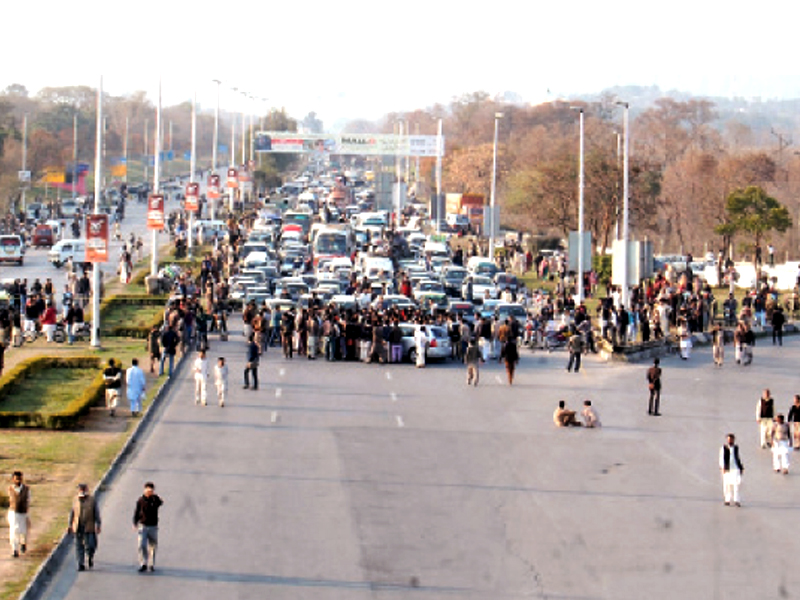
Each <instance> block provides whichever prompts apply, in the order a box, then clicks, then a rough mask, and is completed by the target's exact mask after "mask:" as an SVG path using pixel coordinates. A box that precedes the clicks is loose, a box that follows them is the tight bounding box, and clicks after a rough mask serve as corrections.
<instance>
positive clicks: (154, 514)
mask: <svg viewBox="0 0 800 600" xmlns="http://www.w3.org/2000/svg"><path fill="white" fill-rule="evenodd" d="M162 504H164V502H163V501H162V500H161V497H160V496H158V495H157V494H156V486H155V485H154V484H153V483H152V482H151V481H148V482H147V483H145V484H144V493H143V494H142V495H141V497H140V498H139V499H138V500H137V501H136V508H134V510H133V529H134V531H136V532H137V534H138V548H139V572H140V573H144V572H145V571H147V563H148V560H149V562H150V570H151V571H155V570H156V548H157V547H158V509H159V508H161V505H162Z"/></svg>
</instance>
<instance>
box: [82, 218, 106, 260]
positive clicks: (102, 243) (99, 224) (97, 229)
mask: <svg viewBox="0 0 800 600" xmlns="http://www.w3.org/2000/svg"><path fill="white" fill-rule="evenodd" d="M86 262H90V263H106V262H108V215H105V214H103V215H86Z"/></svg>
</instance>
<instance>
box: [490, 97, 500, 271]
mask: <svg viewBox="0 0 800 600" xmlns="http://www.w3.org/2000/svg"><path fill="white" fill-rule="evenodd" d="M502 118H503V113H500V112H498V113H494V150H493V152H492V190H491V195H490V196H489V201H490V210H491V212H490V214H489V224H490V230H489V258H490V259H491V260H492V261H494V244H495V240H494V232H495V229H497V223H495V216H496V214H495V202H496V200H495V192H496V188H497V131H498V124H499V123H500V119H502Z"/></svg>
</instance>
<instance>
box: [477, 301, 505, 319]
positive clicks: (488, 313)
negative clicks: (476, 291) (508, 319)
mask: <svg viewBox="0 0 800 600" xmlns="http://www.w3.org/2000/svg"><path fill="white" fill-rule="evenodd" d="M501 303H502V301H501V300H497V299H494V298H492V299H489V300H484V301H483V304H482V305H481V306H480V308H479V309H478V313H479V314H480V315H481V317H482V318H484V319H490V318H492V317H494V309H495V308H497V305H498V304H501Z"/></svg>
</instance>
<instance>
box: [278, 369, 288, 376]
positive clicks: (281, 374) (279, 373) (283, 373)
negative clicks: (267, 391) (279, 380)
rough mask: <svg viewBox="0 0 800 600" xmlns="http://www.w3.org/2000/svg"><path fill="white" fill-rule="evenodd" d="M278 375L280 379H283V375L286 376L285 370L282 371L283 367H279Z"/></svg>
mask: <svg viewBox="0 0 800 600" xmlns="http://www.w3.org/2000/svg"><path fill="white" fill-rule="evenodd" d="M278 375H280V376H281V377H283V376H284V375H286V369H284V368H283V367H281V368H280V369H279V370H278Z"/></svg>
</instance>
